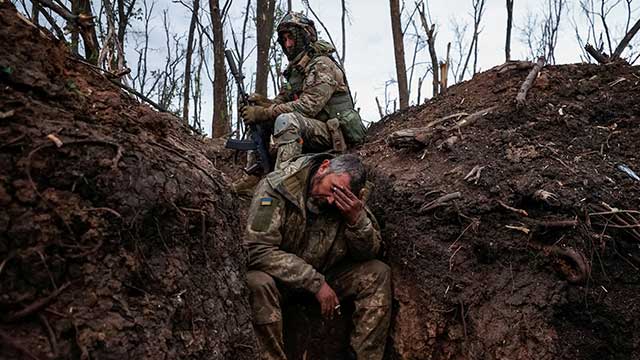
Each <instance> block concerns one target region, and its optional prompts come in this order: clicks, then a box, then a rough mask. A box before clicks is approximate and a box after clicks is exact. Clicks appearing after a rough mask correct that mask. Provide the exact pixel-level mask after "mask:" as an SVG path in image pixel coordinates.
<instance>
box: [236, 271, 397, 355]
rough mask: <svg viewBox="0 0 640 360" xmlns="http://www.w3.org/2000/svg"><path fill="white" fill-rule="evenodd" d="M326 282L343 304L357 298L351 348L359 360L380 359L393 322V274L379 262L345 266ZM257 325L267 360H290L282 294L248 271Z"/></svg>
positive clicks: (258, 274)
mask: <svg viewBox="0 0 640 360" xmlns="http://www.w3.org/2000/svg"><path fill="white" fill-rule="evenodd" d="M325 279H326V281H327V282H328V283H329V285H330V286H331V288H332V289H333V290H334V291H335V292H336V294H337V295H338V298H339V299H340V300H341V301H342V300H343V299H345V298H353V299H354V302H355V311H354V313H353V324H354V327H355V328H354V330H353V332H352V333H351V347H352V348H353V350H354V351H355V353H356V355H357V359H365V360H380V359H382V356H383V355H384V347H385V343H386V340H387V335H388V332H389V324H390V322H391V299H392V293H391V271H390V269H389V266H388V265H386V264H385V263H383V262H381V261H379V260H370V261H366V262H361V263H355V264H349V265H346V266H341V267H338V268H336V269H335V270H330V271H328V272H327V274H325ZM247 281H248V284H249V290H250V294H251V295H250V302H251V308H252V312H253V323H254V329H255V332H256V336H257V337H258V341H259V343H260V348H261V349H260V350H261V354H262V355H261V358H262V359H263V360H275V359H277V360H282V359H285V360H286V355H285V353H284V341H283V336H282V311H281V307H280V304H281V301H282V294H281V292H280V291H279V290H278V288H277V286H276V283H275V281H274V279H273V278H272V277H271V276H270V275H269V274H267V273H264V272H262V271H256V270H251V271H249V272H247Z"/></svg>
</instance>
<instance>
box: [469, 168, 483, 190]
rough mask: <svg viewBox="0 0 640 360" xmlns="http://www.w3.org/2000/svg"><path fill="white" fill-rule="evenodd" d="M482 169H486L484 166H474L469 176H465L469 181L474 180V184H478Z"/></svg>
mask: <svg viewBox="0 0 640 360" xmlns="http://www.w3.org/2000/svg"><path fill="white" fill-rule="evenodd" d="M482 169H484V166H480V165H476V166H474V167H473V169H471V171H470V172H469V173H468V174H467V176H465V177H464V180H465V181H467V182H471V181H473V182H474V184H476V185H478V180H480V174H481V173H482Z"/></svg>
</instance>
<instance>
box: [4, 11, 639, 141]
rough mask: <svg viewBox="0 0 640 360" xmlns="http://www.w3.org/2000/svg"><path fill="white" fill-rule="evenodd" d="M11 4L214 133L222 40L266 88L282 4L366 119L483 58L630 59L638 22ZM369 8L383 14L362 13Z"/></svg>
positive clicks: (273, 74) (487, 62) (467, 73)
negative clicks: (336, 66) (322, 45)
mask: <svg viewBox="0 0 640 360" xmlns="http://www.w3.org/2000/svg"><path fill="white" fill-rule="evenodd" d="M12 2H13V3H14V5H16V8H18V10H19V11H21V12H22V13H23V14H24V16H25V17H28V18H29V19H30V20H31V21H32V22H33V23H35V24H38V25H40V26H43V27H45V28H47V29H50V30H51V32H52V33H53V34H55V35H56V37H58V38H59V39H61V40H63V41H64V42H65V43H67V44H68V46H69V47H70V49H71V50H72V51H73V52H74V53H76V54H78V57H79V59H80V58H81V59H84V61H87V62H88V63H90V64H92V65H94V66H96V68H97V69H100V70H99V71H104V72H105V73H108V74H109V75H110V76H111V77H112V79H113V80H114V81H117V82H118V83H119V84H121V85H122V86H123V87H125V88H126V89H127V90H128V91H129V92H131V93H134V94H135V95H136V96H138V98H140V99H142V100H144V101H145V102H148V103H151V104H152V105H153V106H154V107H156V108H157V109H159V110H162V111H168V112H170V113H172V114H174V115H175V116H177V117H179V118H181V119H182V121H184V122H186V123H189V124H190V125H191V126H192V127H193V128H194V129H195V130H197V132H199V133H202V134H208V135H211V136H213V137H222V136H229V135H230V134H231V135H232V136H242V134H243V129H242V124H241V123H238V122H237V116H236V115H235V110H234V109H235V98H236V93H235V89H234V87H235V86H233V85H231V84H233V82H232V81H230V79H231V77H230V74H229V73H228V67H227V66H226V65H225V63H224V55H223V52H224V49H225V48H229V49H232V50H233V52H234V54H235V56H236V59H237V61H238V64H239V65H240V66H241V67H243V68H244V72H245V75H246V78H245V82H246V84H245V88H246V89H248V91H251V92H253V91H255V92H259V93H267V94H268V95H269V96H273V95H274V94H275V92H276V89H277V88H279V86H280V85H281V83H282V81H283V79H282V71H283V70H284V68H285V67H286V65H287V61H286V58H285V57H284V56H283V53H282V51H281V49H280V47H279V46H278V45H277V42H276V34H275V31H274V28H275V26H276V25H277V21H278V19H279V18H280V17H281V16H282V15H283V14H284V13H285V12H287V11H288V10H289V9H292V10H294V11H302V12H304V13H305V14H306V15H307V16H308V17H309V18H311V19H313V20H314V21H315V22H316V27H317V28H318V31H319V34H320V37H321V38H323V39H325V40H327V41H329V42H331V43H333V44H334V46H335V48H336V49H337V54H336V55H337V56H336V58H337V59H338V60H339V61H340V62H341V63H342V64H343V65H344V66H345V68H346V70H347V75H348V76H349V78H350V83H351V87H352V88H353V91H354V95H355V98H356V102H357V104H356V106H357V107H358V108H359V109H360V110H361V112H362V113H363V114H364V115H365V118H367V119H368V120H369V121H371V120H374V121H375V120H377V119H378V118H382V117H384V116H386V115H388V114H390V113H393V112H395V111H396V110H398V109H403V108H405V107H407V106H409V105H415V104H419V103H422V102H424V101H425V100H426V99H428V98H431V97H433V96H437V94H439V93H442V92H444V91H446V88H447V87H449V86H451V85H453V84H456V83H458V82H460V81H463V80H465V79H469V78H470V77H472V76H473V75H475V74H476V73H477V72H479V71H481V70H483V66H484V69H486V68H487V67H490V66H493V65H498V64H500V63H502V62H503V61H508V60H511V59H519V60H536V59H537V58H538V57H540V56H544V57H545V59H546V62H547V63H549V64H556V63H560V62H562V61H563V60H564V62H567V61H574V62H578V61H579V62H606V61H609V60H611V59H609V57H610V58H612V59H613V58H623V59H625V60H626V61H627V62H629V63H630V64H634V63H637V62H638V60H639V58H640V50H639V49H638V48H639V47H640V41H639V40H638V39H637V38H636V39H635V40H633V41H630V40H631V39H632V38H633V34H635V33H636V32H637V31H638V30H639V29H640V20H638V13H639V12H640V11H639V5H638V2H637V1H635V2H634V1H633V0H573V1H572V0H545V1H541V2H535V1H518V2H516V1H514V0H505V1H501V0H500V1H498V0H491V1H487V0H468V1H456V6H458V8H457V9H450V8H449V7H447V4H446V3H445V2H441V1H401V0H390V1H389V2H387V1H386V0H385V1H382V0H380V1H378V2H376V3H375V4H369V5H367V4H365V5H364V6H365V7H364V9H367V6H368V7H369V8H370V10H364V11H362V8H363V5H362V4H361V3H362V1H347V0H340V1H333V2H320V1H309V0H302V1H292V0H288V1H283V0H246V1H238V0H236V1H233V0H225V1H220V0H209V1H208V2H207V1H201V0H189V1H187V0H175V1H171V2H168V1H155V0H93V1H91V0H71V1H67V0H37V1H33V2H32V1H29V0H12ZM364 3H369V2H364ZM381 5H384V7H385V8H384V9H382V8H379V6H381ZM379 9H382V10H386V14H379V12H381V11H378V10H379ZM367 11H371V13H370V14H369V13H367ZM363 13H364V14H363ZM380 15H384V21H385V23H382V24H380V23H379V22H378V21H371V20H372V19H374V18H376V16H380ZM376 19H377V18H376ZM362 23H365V24H366V26H365V27H369V28H370V31H368V33H369V34H370V35H373V38H376V37H383V38H384V37H385V36H386V37H388V38H389V42H384V41H383V43H384V44H385V45H387V46H388V48H389V51H388V54H387V56H386V58H385V56H384V55H382V56H381V55H380V54H379V53H377V52H375V51H372V53H371V54H366V53H364V54H363V51H361V49H360V48H359V47H360V46H363V47H364V48H365V49H366V48H367V47H368V46H367V44H362V42H366V41H367V39H368V38H362V34H361V33H360V31H361V30H358V29H359V28H360V27H362V25H359V24H362ZM496 26H499V27H500V28H501V29H502V30H501V31H497V30H495V29H494V27H496ZM496 37H497V38H496ZM354 38H355V39H354ZM354 43H355V44H356V45H354ZM488 44H489V45H488ZM567 44H571V46H570V47H569V46H567ZM369 45H370V46H369V47H371V48H373V47H374V46H375V45H377V44H369ZM356 46H358V48H357V49H356ZM498 48H499V49H500V50H501V51H500V54H497V53H498V51H496V49H498ZM588 49H591V50H590V51H591V54H589V52H588ZM562 52H564V56H558V54H559V53H562ZM567 53H568V54H569V56H567V55H566V54H567ZM498 55H499V57H498ZM363 58H365V59H366V58H369V59H371V60H370V61H367V62H372V63H374V64H377V69H378V70H377V71H376V73H375V74H371V72H369V73H364V74H359V73H358V69H359V68H360V67H363V66H362V65H364V64H362V62H363V61H362V60H361V59H363ZM567 59H569V60H567ZM365 67H366V66H365ZM434 69H435V70H436V71H433V70H434ZM354 73H355V74H354ZM186 74H188V76H186ZM374 79H379V80H378V81H377V82H376V81H375V80H374ZM372 82H374V83H372Z"/></svg>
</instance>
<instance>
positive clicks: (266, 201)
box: [260, 197, 273, 206]
mask: <svg viewBox="0 0 640 360" xmlns="http://www.w3.org/2000/svg"><path fill="white" fill-rule="evenodd" d="M272 203H273V199H272V198H270V197H263V198H260V206H271V204H272Z"/></svg>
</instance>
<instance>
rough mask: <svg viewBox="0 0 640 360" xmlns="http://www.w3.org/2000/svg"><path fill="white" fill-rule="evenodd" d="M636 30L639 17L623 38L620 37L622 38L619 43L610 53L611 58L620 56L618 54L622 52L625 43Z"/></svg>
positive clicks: (625, 45)
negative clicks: (611, 53)
mask: <svg viewBox="0 0 640 360" xmlns="http://www.w3.org/2000/svg"><path fill="white" fill-rule="evenodd" d="M638 30H640V19H638V21H637V22H636V23H635V25H633V27H632V28H631V30H629V32H627V34H626V35H625V36H624V38H622V40H621V41H620V44H618V47H617V48H616V50H615V51H614V52H613V55H611V57H612V58H614V59H616V58H620V55H622V52H623V51H624V49H625V48H626V47H627V45H629V42H630V41H631V39H632V38H633V37H634V36H635V35H636V33H637V32H638Z"/></svg>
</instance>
